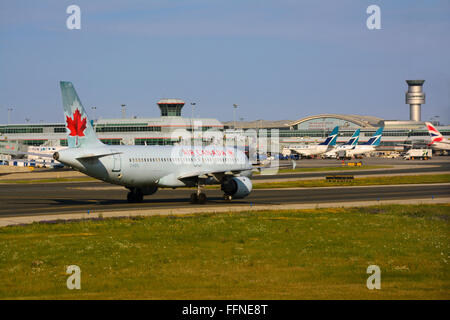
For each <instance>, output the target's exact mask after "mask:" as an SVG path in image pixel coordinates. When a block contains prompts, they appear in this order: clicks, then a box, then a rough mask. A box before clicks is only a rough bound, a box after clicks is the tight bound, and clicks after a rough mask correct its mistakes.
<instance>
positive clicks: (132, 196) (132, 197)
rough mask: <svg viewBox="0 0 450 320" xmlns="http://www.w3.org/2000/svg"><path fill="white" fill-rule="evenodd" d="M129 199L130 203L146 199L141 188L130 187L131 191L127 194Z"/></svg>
mask: <svg viewBox="0 0 450 320" xmlns="http://www.w3.org/2000/svg"><path fill="white" fill-rule="evenodd" d="M127 200H128V202H129V203H134V202H142V201H143V200H144V194H143V193H142V191H141V189H139V188H133V189H130V192H128V194H127Z"/></svg>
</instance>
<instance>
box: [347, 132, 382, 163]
mask: <svg viewBox="0 0 450 320" xmlns="http://www.w3.org/2000/svg"><path fill="white" fill-rule="evenodd" d="M383 129H384V127H380V128H379V129H378V130H377V131H376V132H375V134H374V135H373V136H372V137H371V138H370V139H369V141H367V142H365V143H362V144H358V145H356V146H355V147H354V148H353V149H351V150H347V151H346V152H345V156H346V157H354V156H356V155H361V154H366V153H370V152H373V151H375V149H376V147H378V146H379V145H380V142H381V136H382V135H383Z"/></svg>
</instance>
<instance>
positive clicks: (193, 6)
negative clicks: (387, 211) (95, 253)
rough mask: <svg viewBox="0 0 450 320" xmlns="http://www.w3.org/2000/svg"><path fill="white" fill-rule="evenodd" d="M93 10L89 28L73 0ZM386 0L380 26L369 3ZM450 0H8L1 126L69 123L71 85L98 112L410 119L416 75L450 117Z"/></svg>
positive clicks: (2, 13) (2, 29)
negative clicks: (76, 26) (410, 83)
mask: <svg viewBox="0 0 450 320" xmlns="http://www.w3.org/2000/svg"><path fill="white" fill-rule="evenodd" d="M71 4H76V5H78V6H80V8H81V30H68V29H67V28H66V19H67V17H68V16H69V15H68V14H66V8H67V7H68V6H69V5H71ZM371 4H376V5H379V6H380V8H381V27H382V29H381V30H368V29H367V27H366V19H367V17H368V14H366V8H367V7H368V6H369V5H371ZM449 33H450V1H432V0H430V1H412V0H397V1H375V0H373V1H346V0H342V1H334V0H333V1H332V0H330V1H324V0H322V1H318V0H316V1H294V0H270V1H269V0H183V1H181V0H178V1H177V0H145V1H144V0H129V1H117V0H109V1H92V0H71V1H65V0H59V1H49V0H40V1H35V0H28V1H25V0H3V1H1V2H0V123H6V122H7V108H9V107H13V112H12V116H11V120H12V121H11V122H13V123H24V122H25V120H24V119H25V118H30V119H31V122H34V123H38V122H39V121H40V120H43V121H45V122H62V121H63V116H62V114H63V112H62V107H61V96H60V92H59V85H58V82H59V81H60V80H68V81H72V82H73V83H74V84H75V87H76V88H77V91H78V93H79V95H80V97H81V100H82V101H83V104H84V106H85V107H86V109H87V110H88V112H89V111H90V109H91V107H92V106H96V107H97V111H96V116H97V117H103V118H115V117H120V116H121V108H120V105H121V104H122V103H125V104H127V106H128V108H127V113H128V115H136V116H139V117H153V116H158V115H159V110H158V109H157V107H156V101H157V100H158V99H160V98H180V99H183V100H185V101H186V102H187V106H186V110H185V112H184V115H186V116H190V113H191V110H190V107H189V106H188V105H189V103H190V102H196V103H197V107H196V116H199V117H213V118H218V119H219V120H222V121H227V120H232V118H233V110H232V105H233V104H234V103H236V104H238V105H239V109H238V112H237V117H238V118H244V119H245V120H255V119H267V120H269V119H272V120H281V119H291V120H295V119H299V118H301V117H305V116H308V115H312V114H318V113H344V114H362V115H373V116H378V117H381V118H384V119H408V118H409V107H408V106H407V105H406V104H405V97H404V94H405V91H406V89H407V85H406V83H405V79H416V78H417V79H425V80H426V82H425V85H424V91H425V92H426V94H427V101H426V104H425V105H424V106H423V107H422V119H424V120H428V119H430V118H431V117H433V116H436V115H439V116H440V119H441V121H442V122H444V123H450V111H449V110H450V52H449V51H450V50H449V49H450V41H449Z"/></svg>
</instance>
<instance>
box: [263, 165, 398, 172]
mask: <svg viewBox="0 0 450 320" xmlns="http://www.w3.org/2000/svg"><path fill="white" fill-rule="evenodd" d="M388 168H393V166H376V165H372V166H360V167H358V166H354V167H353V166H350V167H349V166H345V167H344V166H339V167H315V168H295V169H279V170H278V171H277V173H301V172H322V171H324V172H326V171H358V170H373V169H388ZM266 170H267V169H266ZM269 170H270V169H269ZM263 171H264V169H263ZM255 173H256V174H260V173H259V172H255Z"/></svg>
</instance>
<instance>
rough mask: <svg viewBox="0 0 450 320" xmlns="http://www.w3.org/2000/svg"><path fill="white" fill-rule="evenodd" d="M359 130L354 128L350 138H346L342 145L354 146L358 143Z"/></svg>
mask: <svg viewBox="0 0 450 320" xmlns="http://www.w3.org/2000/svg"><path fill="white" fill-rule="evenodd" d="M360 131H361V129H356V130H355V132H354V133H353V135H352V136H351V138H350V139H348V141H347V142H346V143H344V146H356V145H357V144H358V140H359V133H360Z"/></svg>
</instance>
